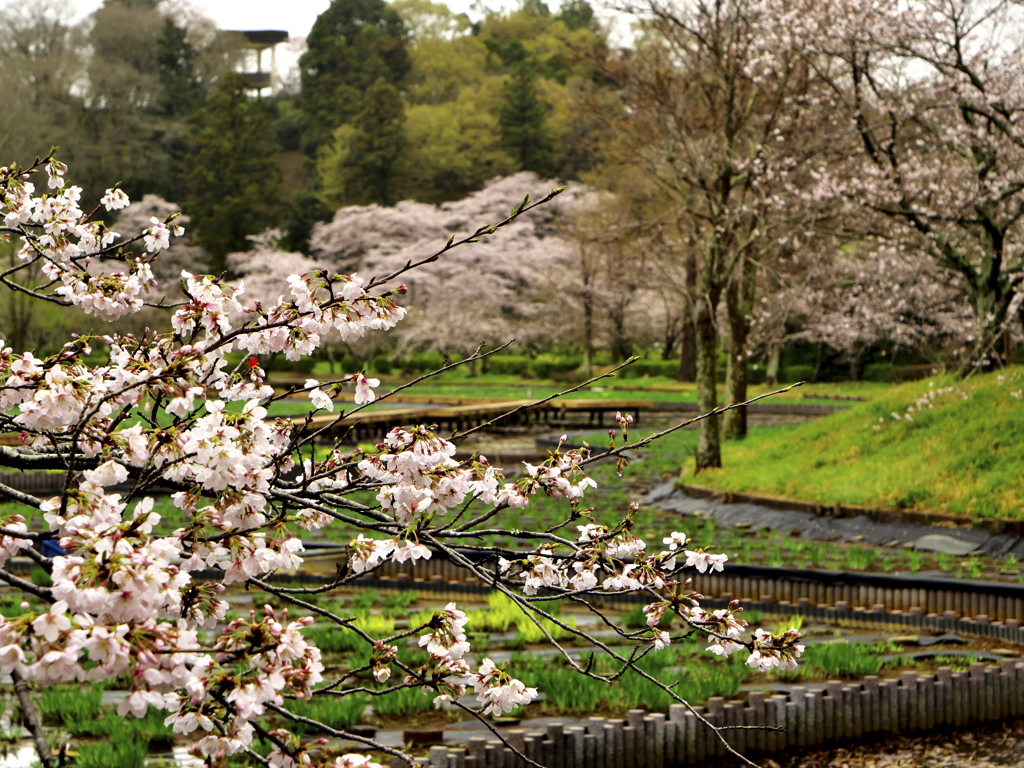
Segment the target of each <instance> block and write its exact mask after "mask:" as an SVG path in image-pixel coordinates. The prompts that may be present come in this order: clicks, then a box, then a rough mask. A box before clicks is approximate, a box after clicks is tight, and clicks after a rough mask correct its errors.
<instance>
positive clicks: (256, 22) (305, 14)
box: [0, 0, 559, 37]
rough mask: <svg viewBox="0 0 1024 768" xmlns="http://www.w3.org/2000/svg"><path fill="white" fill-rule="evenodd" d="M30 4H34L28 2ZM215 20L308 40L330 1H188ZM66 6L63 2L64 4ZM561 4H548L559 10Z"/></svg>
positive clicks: (464, 3)
mask: <svg viewBox="0 0 1024 768" xmlns="http://www.w3.org/2000/svg"><path fill="white" fill-rule="evenodd" d="M27 1H28V2H31V0H27ZM17 2H26V0H0V6H5V5H13V4H14V3H17ZM65 2H66V4H67V7H73V8H74V9H75V11H77V13H76V16H77V17H78V18H84V17H85V16H87V15H89V14H90V13H92V12H93V11H95V10H96V9H97V8H99V7H100V6H101V5H102V4H103V2H102V0H65ZM185 2H187V3H188V4H189V5H192V6H194V7H195V8H197V9H199V10H200V11H201V12H202V13H203V15H205V16H208V17H209V18H210V19H212V20H213V21H214V22H215V23H216V24H217V26H218V27H220V28H221V29H233V30H249V29H283V30H285V31H286V32H287V33H288V34H289V35H290V36H291V37H305V36H306V35H307V34H309V30H310V29H311V28H312V27H313V22H314V21H316V17H317V16H319V15H320V14H321V13H323V12H324V11H325V10H327V7H328V6H329V5H330V4H331V3H330V0H185ZM61 4H62V5H63V4H64V3H63V2H62V3H61ZM473 4H474V0H447V5H448V7H449V8H453V9H454V10H456V11H458V12H459V13H468V12H469V11H470V8H471V6H472V5H473ZM558 4H559V3H558V0H554V1H553V2H549V5H553V6H554V7H555V9H556V10H557V6H558ZM488 5H492V6H496V7H510V6H513V5H515V2H514V0H498V2H492V3H488Z"/></svg>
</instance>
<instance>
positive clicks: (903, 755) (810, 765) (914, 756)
mask: <svg viewBox="0 0 1024 768" xmlns="http://www.w3.org/2000/svg"><path fill="white" fill-rule="evenodd" d="M760 765H762V766H763V768H989V767H990V766H1022V765H1024V721H1016V722H1009V723H1001V724H999V725H993V726H985V727H975V728H972V729H970V730H960V731H954V732H953V733H944V734H930V735H928V734H926V735H922V736H914V737H901V736H896V737H890V738H888V739H884V740H878V741H868V742H867V743H865V744H861V745H859V746H856V747H854V748H852V749H847V748H836V749H828V750H822V751H818V752H813V753H810V754H805V755H802V756H799V757H794V758H790V759H788V760H782V761H775V760H764V761H760Z"/></svg>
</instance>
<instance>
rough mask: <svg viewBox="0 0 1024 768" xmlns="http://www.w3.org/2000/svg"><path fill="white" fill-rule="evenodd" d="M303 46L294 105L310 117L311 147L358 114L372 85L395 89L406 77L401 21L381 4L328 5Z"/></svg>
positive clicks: (337, 0) (343, 0)
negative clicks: (382, 83) (298, 93)
mask: <svg viewBox="0 0 1024 768" xmlns="http://www.w3.org/2000/svg"><path fill="white" fill-rule="evenodd" d="M306 44H307V50H306V53H304V54H303V55H302V58H301V59H299V69H300V77H301V84H302V95H301V97H300V100H299V104H300V106H301V107H302V108H303V109H304V110H305V111H306V112H307V113H309V115H310V117H311V121H312V125H313V143H314V144H315V145H319V144H320V143H321V142H322V141H324V140H326V139H327V138H329V137H330V135H331V134H332V133H333V132H334V130H335V129H336V128H337V127H338V126H339V125H341V124H343V123H346V122H348V121H350V120H352V119H353V118H354V117H355V116H356V115H357V114H358V113H359V112H360V110H361V109H362V106H363V96H364V94H365V93H366V92H367V91H368V90H369V89H370V88H371V87H373V85H374V84H375V83H376V82H377V81H378V80H380V79H383V80H384V81H385V82H386V83H389V84H391V85H393V86H396V85H400V84H401V83H402V81H403V80H404V79H405V76H406V75H407V74H408V73H409V66H410V65H409V54H408V52H407V51H406V49H405V29H404V26H403V24H402V19H401V18H400V17H399V15H398V13H397V12H395V10H394V9H393V8H390V7H389V6H387V5H386V4H385V3H384V2H383V0H333V2H331V5H330V7H329V8H328V9H327V10H326V11H324V12H323V13H322V14H320V16H318V17H317V20H316V22H315V23H314V24H313V29H312V30H311V31H310V33H309V37H308V38H307V40H306Z"/></svg>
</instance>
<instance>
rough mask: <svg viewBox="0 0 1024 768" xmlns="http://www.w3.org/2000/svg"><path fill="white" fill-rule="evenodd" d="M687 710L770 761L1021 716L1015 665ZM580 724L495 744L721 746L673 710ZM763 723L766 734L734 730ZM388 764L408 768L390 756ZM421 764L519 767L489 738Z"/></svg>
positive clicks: (692, 761)
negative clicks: (872, 738) (800, 751)
mask: <svg viewBox="0 0 1024 768" xmlns="http://www.w3.org/2000/svg"><path fill="white" fill-rule="evenodd" d="M694 710H695V711H696V712H697V713H698V714H699V715H701V716H702V717H704V718H705V719H706V720H707V721H708V722H710V723H711V724H712V725H715V726H719V727H721V726H725V727H734V728H736V727H738V729H737V730H729V731H724V732H723V735H725V737H726V739H727V740H728V742H729V744H730V745H731V746H732V747H733V748H734V749H735V750H736V751H737V752H740V753H741V754H744V755H751V754H760V755H770V754H773V753H776V752H781V751H784V750H791V749H794V748H807V747H814V746H817V745H820V744H825V743H828V742H836V743H842V742H844V741H849V740H851V739H857V738H860V737H862V736H865V735H868V734H874V733H902V732H905V731H928V730H933V729H935V728H937V727H940V726H964V725H968V724H972V723H984V722H992V721H997V720H1002V719H1005V718H1009V717H1014V716H1020V715H1024V662H1022V661H1018V660H1016V659H1013V660H1006V661H1003V662H1002V663H1001V664H999V665H997V666H990V665H986V664H984V663H975V664H972V665H971V667H970V670H969V671H966V672H953V671H952V669H951V668H949V667H940V668H939V669H938V670H937V671H936V674H934V675H918V673H917V672H904V673H903V675H902V677H901V678H900V679H898V680H895V679H890V680H883V679H880V678H879V677H878V676H877V675H872V676H869V677H865V678H864V679H863V680H860V681H858V682H853V683H844V682H840V681H830V682H828V683H826V684H825V686H824V688H817V687H805V686H793V687H792V688H791V689H790V692H789V694H788V695H786V694H774V695H766V694H765V693H764V692H760V691H753V692H751V693H750V694H749V695H748V697H747V698H746V699H745V700H737V701H729V702H726V701H725V700H724V699H722V698H720V697H713V698H710V699H708V702H707V705H706V706H704V707H695V708H694ZM584 722H585V725H578V726H576V725H574V726H566V725H565V724H563V723H552V724H549V725H547V726H546V729H545V731H543V732H541V731H526V730H524V729H511V730H508V731H505V732H504V734H503V735H504V736H505V738H506V739H507V740H508V742H509V743H510V744H512V745H513V746H514V747H515V748H516V749H517V750H519V751H520V752H521V753H522V754H524V755H526V756H527V757H528V758H530V759H531V760H534V761H536V762H538V763H540V764H541V765H544V766H545V767H546V768H663V766H685V765H697V764H702V763H703V762H704V761H705V760H706V759H708V758H713V757H715V756H724V755H725V754H726V751H725V747H724V745H723V744H722V743H721V742H720V741H719V740H718V738H717V737H716V736H715V735H714V734H713V733H712V732H711V731H710V730H708V729H707V728H706V727H704V726H703V725H702V724H701V723H700V721H699V720H698V718H697V716H696V715H695V714H694V713H693V712H691V711H689V710H688V708H687V707H685V706H683V705H681V704H673V705H672V706H671V707H670V708H669V712H668V715H667V716H666V715H665V714H660V713H657V714H648V713H647V712H644V711H643V710H632V711H630V712H628V713H627V716H626V719H624V720H623V719H605V718H599V717H592V718H588V719H587V720H585V721H584ZM756 726H764V727H766V728H768V729H773V730H756V731H751V730H742V728H750V727H756ZM391 765H392V766H394V768H410V766H408V765H407V764H406V763H405V762H404V761H402V760H393V761H392V763H391ZM415 765H416V766H419V767H421V768H519V766H523V765H526V763H524V762H523V760H522V759H520V758H519V757H517V756H516V755H515V753H514V752H513V751H512V750H511V749H509V748H508V747H505V746H504V745H503V744H502V743H501V742H500V741H499V740H497V739H486V738H481V737H474V738H470V739H469V740H468V743H467V746H466V747H464V748H463V747H448V746H436V747H432V748H431V749H430V754H429V756H428V757H423V758H418V759H416V761H415Z"/></svg>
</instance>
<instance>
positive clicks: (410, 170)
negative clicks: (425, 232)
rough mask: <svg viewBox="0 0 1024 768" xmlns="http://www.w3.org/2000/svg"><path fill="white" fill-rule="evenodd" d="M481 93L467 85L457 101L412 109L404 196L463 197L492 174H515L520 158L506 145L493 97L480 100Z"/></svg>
mask: <svg viewBox="0 0 1024 768" xmlns="http://www.w3.org/2000/svg"><path fill="white" fill-rule="evenodd" d="M485 91H486V89H485ZM482 95H483V96H485V94H481V93H478V92H474V91H468V90H467V91H466V92H465V93H463V94H462V95H461V96H460V97H459V99H457V100H455V101H449V102H446V103H444V104H438V105H436V106H434V105H427V104H421V105H417V106H415V107H412V108H410V109H409V111H408V120H407V122H406V134H405V135H406V145H407V148H406V152H405V154H404V156H403V158H402V161H401V163H400V176H401V180H402V187H401V192H402V197H407V198H412V199H415V200H419V201H421V202H425V203H440V202H444V201H446V200H458V199H461V198H463V197H465V196H466V195H468V194H469V193H471V192H474V191H475V190H478V189H480V188H481V187H482V186H483V185H484V183H485V182H487V181H488V180H489V179H493V178H495V177H496V176H507V175H510V174H512V173H515V170H516V167H517V165H516V161H515V160H514V159H513V158H512V157H511V156H510V155H509V154H508V152H506V151H505V149H504V147H503V146H502V142H501V129H500V126H499V125H498V119H497V117H496V116H495V114H494V110H493V109H488V108H487V106H486V102H487V101H488V99H486V98H483V101H484V104H481V100H482V99H481V96H482ZM498 95H500V92H499V93H498Z"/></svg>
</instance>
